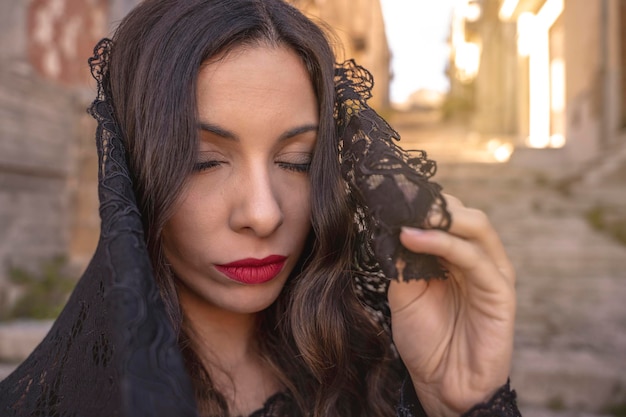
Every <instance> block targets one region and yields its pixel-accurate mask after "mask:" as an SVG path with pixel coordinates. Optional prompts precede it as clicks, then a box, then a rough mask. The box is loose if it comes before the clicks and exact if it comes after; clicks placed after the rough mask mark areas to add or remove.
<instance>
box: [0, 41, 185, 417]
mask: <svg viewBox="0 0 626 417" xmlns="http://www.w3.org/2000/svg"><path fill="white" fill-rule="evenodd" d="M110 48H111V42H110V41H109V40H107V39H105V40H102V41H101V42H100V43H99V44H98V45H97V46H96V48H95V49H94V56H93V57H92V59H90V64H91V68H92V74H93V75H94V77H95V78H96V80H97V81H98V96H97V98H96V100H95V101H94V102H93V104H92V106H91V107H90V109H89V112H90V114H91V115H93V117H94V118H95V119H96V120H97V122H98V127H97V132H96V145H97V149H98V157H99V174H98V175H99V183H98V194H99V198H100V202H101V204H100V217H101V231H100V240H99V243H98V247H97V249H96V253H95V254H94V256H93V258H92V260H91V262H90V264H89V266H88V268H87V270H86V271H85V273H84V274H83V276H82V278H81V279H80V281H79V282H78V284H77V286H76V288H75V289H74V292H73V293H72V295H71V297H70V299H69V301H68V303H67V305H66V307H65V308H64V310H63V311H62V313H61V314H60V316H59V317H58V318H57V320H56V321H55V323H54V325H53V327H52V329H51V330H50V332H49V333H48V335H47V336H46V338H45V339H44V340H43V341H42V343H41V344H40V345H39V346H38V347H37V348H36V349H35V351H34V352H33V353H32V354H31V355H30V356H29V357H28V358H27V359H26V361H24V362H23V363H22V365H21V366H20V367H19V368H18V369H17V370H16V371H15V372H13V373H12V374H11V375H9V377H7V378H6V379H5V380H4V381H2V382H1V383H0V414H1V415H2V416H56V417H83V416H84V417H98V416H102V417H105V416H106V417H116V416H133V417H135V416H138V417H140V416H163V417H166V416H174V415H175V416H190V417H191V416H195V415H196V411H195V404H194V399H193V396H192V392H193V391H192V389H191V384H190V381H189V380H188V377H187V374H186V371H185V369H184V365H183V361H182V358H181V356H180V352H179V349H178V346H177V341H176V337H175V335H174V332H173V329H172V328H171V325H170V324H169V320H168V319H167V317H166V314H165V310H164V308H163V305H162V302H161V300H160V297H159V294H158V291H157V289H156V285H155V283H154V279H153V277H152V271H151V266H150V260H149V258H148V253H147V250H146V247H145V244H144V237H143V226H142V223H141V217H140V213H139V210H138V209H137V206H136V203H135V196H134V192H133V188H132V184H131V180H130V174H129V172H128V168H127V166H126V159H125V158H126V156H125V151H124V146H123V143H122V137H121V133H120V132H119V130H118V128H117V124H116V122H115V118H114V113H113V108H112V105H111V102H110V99H109V98H110V90H109V80H108V66H107V62H108V56H109V53H110Z"/></svg>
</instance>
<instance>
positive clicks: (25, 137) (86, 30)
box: [0, 0, 108, 307]
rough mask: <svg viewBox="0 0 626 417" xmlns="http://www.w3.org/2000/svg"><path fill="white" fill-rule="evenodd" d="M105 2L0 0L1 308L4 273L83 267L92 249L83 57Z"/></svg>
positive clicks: (103, 25) (90, 149)
mask: <svg viewBox="0 0 626 417" xmlns="http://www.w3.org/2000/svg"><path fill="white" fill-rule="evenodd" d="M106 3H107V2H106V0H33V1H28V2H25V1H21V0H9V1H3V2H1V3H0V307H2V304H4V303H7V302H9V301H10V300H11V298H12V296H13V295H14V293H15V292H14V291H13V288H12V287H11V286H10V285H9V283H8V274H9V270H10V268H11V267H21V268H26V269H30V270H32V271H33V272H35V271H37V270H38V269H39V267H40V266H41V264H42V263H44V262H45V261H47V260H49V259H51V258H53V257H55V256H57V255H65V256H68V255H69V257H70V260H71V261H72V263H73V265H75V266H76V269H77V270H80V269H81V268H82V267H84V264H85V258H88V257H89V256H90V255H91V253H92V252H93V249H94V248H95V241H96V239H97V236H98V226H99V224H98V214H97V204H95V201H96V200H97V196H96V188H95V185H96V181H95V178H94V175H97V173H96V163H95V146H94V142H93V131H94V126H95V125H94V122H93V121H91V120H90V117H89V116H88V115H87V114H86V112H85V109H86V107H87V105H88V104H89V102H90V100H91V98H92V97H93V96H94V95H95V88H94V83H93V81H92V80H91V77H90V74H89V69H88V66H87V58H88V57H89V56H90V55H91V50H92V48H93V45H94V44H95V42H96V41H97V40H98V39H99V38H100V37H102V36H103V35H104V34H105V33H106V30H107V25H108V24H107V19H108V17H107V13H106V9H107V4H106ZM88 154H89V156H88ZM85 236H88V237H86V238H85ZM85 253H89V255H84V254H85ZM73 254H75V255H76V256H74V257H73V256H72V255H73ZM77 273H78V271H77Z"/></svg>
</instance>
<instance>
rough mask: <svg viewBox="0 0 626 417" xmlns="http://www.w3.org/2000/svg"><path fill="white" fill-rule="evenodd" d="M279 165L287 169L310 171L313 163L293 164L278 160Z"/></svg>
mask: <svg viewBox="0 0 626 417" xmlns="http://www.w3.org/2000/svg"><path fill="white" fill-rule="evenodd" d="M278 166H279V167H281V168H282V169H286V170H287V171H294V172H309V168H311V163H310V162H307V163H303V164H292V163H288V162H278Z"/></svg>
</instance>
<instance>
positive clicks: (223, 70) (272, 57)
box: [197, 44, 311, 96]
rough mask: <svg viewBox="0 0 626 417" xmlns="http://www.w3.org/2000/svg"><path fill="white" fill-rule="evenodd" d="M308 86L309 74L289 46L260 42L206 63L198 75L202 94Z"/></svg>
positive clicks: (299, 88) (293, 88)
mask: <svg viewBox="0 0 626 417" xmlns="http://www.w3.org/2000/svg"><path fill="white" fill-rule="evenodd" d="M310 86H311V79H310V75H309V73H308V71H307V70H306V67H305V65H304V63H303V62H302V59H301V58H300V57H299V56H298V55H297V54H296V53H295V52H294V51H293V50H292V49H290V48H288V47H286V46H282V45H277V46H272V45H265V44H259V45H254V46H239V47H236V48H234V49H233V50H230V51H228V52H227V53H223V54H220V55H218V56H217V57H215V58H214V59H211V60H209V61H207V62H205V63H204V64H203V65H202V67H201V69H200V73H199V76H198V91H197V93H198V95H199V96H201V95H203V94H207V93H211V91H216V90H217V89H219V88H220V87H227V88H230V89H232V90H235V89H236V90H242V89H248V91H249V93H250V94H253V93H254V92H255V91H259V90H263V89H266V90H269V91H273V90H278V89H282V90H287V91H292V92H294V93H295V94H297V93H298V91H299V90H301V89H302V88H304V87H310ZM225 90H226V89H225ZM223 92H226V91H223Z"/></svg>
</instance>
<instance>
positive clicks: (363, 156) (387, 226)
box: [335, 60, 451, 328]
mask: <svg viewBox="0 0 626 417" xmlns="http://www.w3.org/2000/svg"><path fill="white" fill-rule="evenodd" d="M373 85H374V81H373V78H372V75H371V74H370V73H369V72H368V71H367V70H366V69H365V68H363V67H361V66H359V65H357V64H356V63H355V62H354V60H349V61H346V62H345V63H343V64H341V65H338V66H337V67H336V70H335V86H336V93H337V96H336V103H335V119H336V126H337V136H338V137H339V149H340V162H341V172H342V176H343V178H344V180H345V181H346V184H347V188H348V193H349V196H350V199H351V203H352V204H353V210H354V212H355V219H354V220H355V222H356V223H357V225H358V236H357V239H358V242H359V243H360V245H359V248H358V250H357V252H356V253H355V260H354V265H355V271H354V274H355V279H356V288H357V291H358V293H359V295H360V296H361V298H362V299H363V301H364V303H365V304H366V305H367V306H368V307H369V309H370V310H371V313H372V314H373V315H374V316H376V318H377V319H378V320H379V321H380V322H381V323H383V325H384V326H385V327H387V328H388V326H389V318H388V316H389V312H388V304H387V298H386V294H387V289H388V287H389V280H390V279H404V280H411V279H422V278H423V279H431V278H445V277H446V274H447V271H446V270H445V269H444V268H443V267H442V266H441V265H440V263H439V262H438V260H437V258H436V257H434V256H432V255H425V254H416V253H413V252H410V251H408V250H406V249H405V248H404V247H403V246H402V245H401V244H400V239H399V234H400V228H401V227H402V226H415V227H420V228H438V229H443V230H447V229H448V228H449V227H450V223H451V216H450V213H449V212H448V210H447V208H446V201H445V200H444V198H443V197H442V195H441V187H440V186H439V185H438V184H436V183H434V182H432V181H430V179H431V178H432V176H433V175H434V174H435V172H436V170H437V166H436V163H435V161H433V160H430V159H428V156H427V154H426V152H424V151H405V150H403V149H402V148H400V147H399V146H398V145H397V144H396V141H398V140H399V139H400V135H399V134H398V132H396V131H395V130H394V129H393V128H391V126H389V124H388V123H387V122H386V121H385V120H384V119H383V118H382V117H380V116H379V115H378V114H377V113H376V112H375V111H374V110H373V109H372V108H370V107H369V105H368V104H367V101H368V100H369V98H370V97H371V95H372V87H373Z"/></svg>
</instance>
